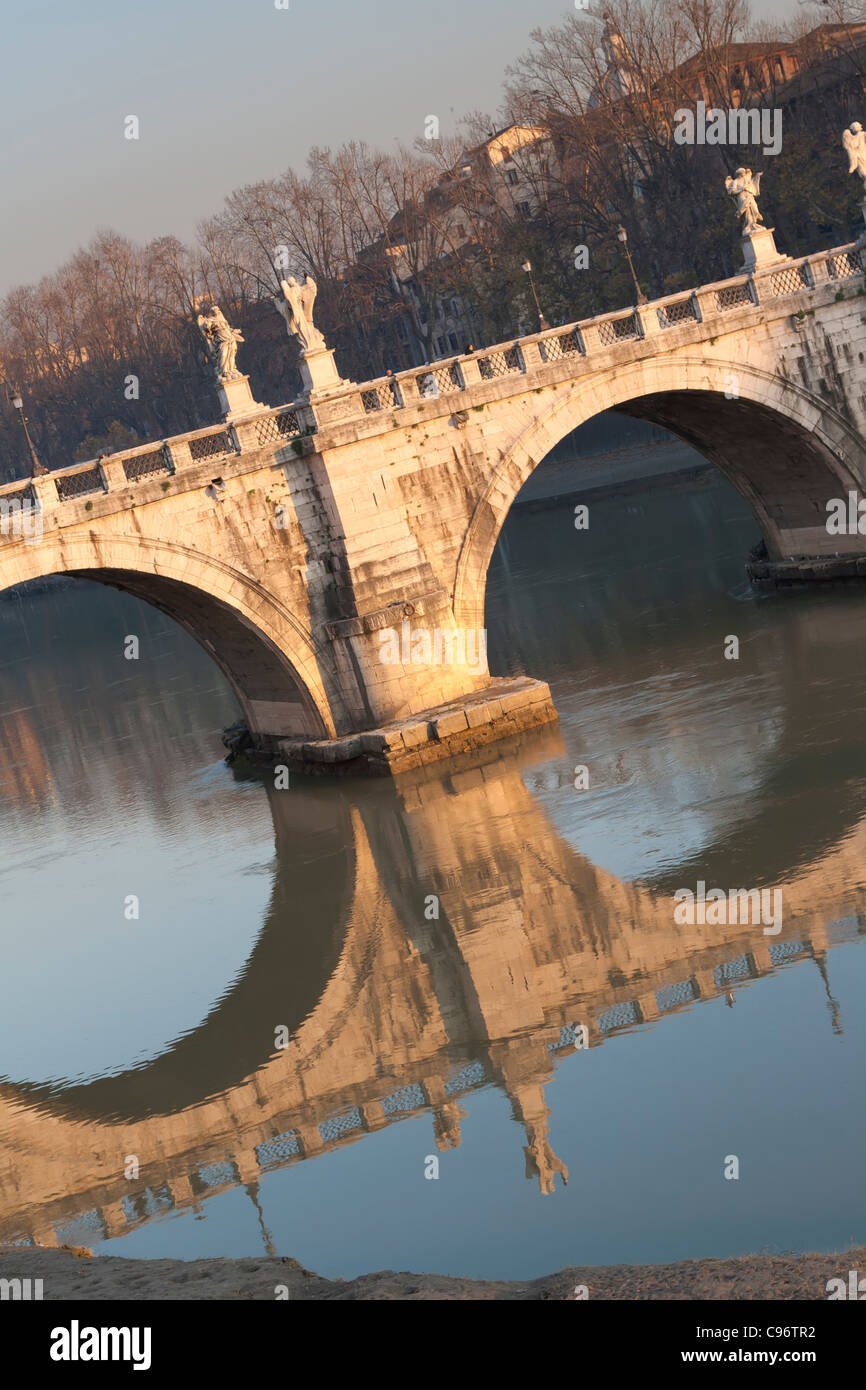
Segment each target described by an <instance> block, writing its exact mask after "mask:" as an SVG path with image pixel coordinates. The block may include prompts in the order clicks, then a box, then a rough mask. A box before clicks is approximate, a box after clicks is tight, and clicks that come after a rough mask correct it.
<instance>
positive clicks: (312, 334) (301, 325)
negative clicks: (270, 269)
mask: <svg viewBox="0 0 866 1390" xmlns="http://www.w3.org/2000/svg"><path fill="white" fill-rule="evenodd" d="M280 288H281V289H282V291H283V293H282V294H281V295H277V296H276V297H275V299H274V306H275V307H276V308H277V309H278V310H279V312H280V313H281V314H282V316H283V318H284V319H285V321H286V327H287V329H288V330H289V333H290V334H292V335H293V336H294V337H296V338H297V340H298V343H299V345H300V348H301V352H302V353H304V355H306V354H307V353H308V352H314V351H316V350H317V349H318V348H324V347H325V345H326V344H325V339H324V337H323V336H322V334H321V333H320V332H319V330H318V328H316V326H315V324H314V323H313V305H314V303H315V301H316V290H317V286H316V282H315V280H314V279H313V277H312V276H311V275H308V276H307V278H306V280H305V281H304V283H303V285H299V284H298V282H297V280H296V279H295V278H294V276H290V278H289V279H288V280H281V281H280Z"/></svg>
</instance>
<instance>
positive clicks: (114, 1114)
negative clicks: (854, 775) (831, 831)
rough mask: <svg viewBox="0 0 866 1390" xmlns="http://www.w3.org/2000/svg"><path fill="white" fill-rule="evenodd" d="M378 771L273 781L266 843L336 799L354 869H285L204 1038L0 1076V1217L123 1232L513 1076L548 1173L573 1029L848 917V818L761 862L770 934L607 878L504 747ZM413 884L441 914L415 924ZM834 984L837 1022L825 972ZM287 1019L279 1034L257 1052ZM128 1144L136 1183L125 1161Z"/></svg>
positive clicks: (856, 857) (750, 970)
mask: <svg viewBox="0 0 866 1390" xmlns="http://www.w3.org/2000/svg"><path fill="white" fill-rule="evenodd" d="M540 743H546V744H547V747H548V748H552V749H553V750H554V751H558V749H559V747H560V745H559V741H558V737H557V736H555V735H549V736H547V738H546V739H543V740H539V739H538V738H536V739H534V740H532V749H533V756H534V757H536V758H537V756H538V753H539V744H540ZM370 793H371V794H370V796H369V797H368V798H367V799H365V800H364V801H363V803H362V808H361V809H360V810H358V809H355V808H349V807H348V806H347V803H346V802H345V801H344V800H343V796H342V793H341V792H338V791H337V790H334V789H333V788H330V789H328V788H323V787H312V788H309V789H306V790H293V791H292V792H290V793H283V794H282V795H280V794H274V795H273V797H272V801H273V810H274V817H275V825H276V838H277V851H278V863H279V862H280V860H283V862H285V863H290V862H292V861H291V859H290V858H289V856H287V855H286V854H285V850H284V847H285V846H287V845H288V844H289V841H290V838H291V837H292V836H293V834H294V833H295V832H296V830H297V829H299V828H300V827H302V826H303V827H305V828H308V827H310V826H311V825H315V826H316V827H317V828H319V829H321V830H325V829H326V828H327V823H328V819H329V818H330V820H331V823H332V826H333V828H334V838H333V844H334V846H336V845H337V844H343V845H344V844H345V843H346V838H345V835H344V830H345V825H346V822H347V821H348V822H350V828H351V833H352V838H353V842H354V866H353V870H350V872H349V879H350V881H349V883H348V885H344V884H341V883H340V882H339V878H340V875H339V874H337V873H335V874H334V875H333V880H334V881H333V885H332V886H331V887H330V888H328V887H327V886H326V885H325V884H324V883H323V879H325V878H327V877H328V876H327V875H323V874H322V869H321V863H319V864H318V866H317V870H316V875H315V882H314V881H313V879H312V878H311V879H310V882H309V883H306V884H305V883H304V882H303V880H302V879H299V878H298V877H297V872H296V869H295V868H294V867H293V870H292V877H291V881H287V878H288V876H287V875H286V874H285V873H282V874H281V872H280V870H279V868H278V871H277V879H276V883H275V889H274V900H273V903H272V908H271V913H270V918H269V922H268V924H267V926H266V928H265V931H264V932H263V934H262V938H261V939H260V942H259V944H258V945H257V947H256V949H255V951H254V952H253V955H252V956H251V958H250V961H249V963H248V968H247V972H246V975H245V977H244V979H243V980H241V981H240V982H239V983H238V984H237V985H236V986H235V988H234V989H233V990H232V991H231V992H230V993H229V995H227V996H226V999H225V1000H224V1001H222V1002H221V1003H220V1004H219V1005H218V1006H217V1007H216V1008H215V1010H214V1012H213V1013H212V1015H211V1016H210V1017H209V1018H208V1019H207V1020H205V1022H204V1024H202V1026H201V1028H200V1029H199V1030H197V1034H196V1035H192V1036H191V1037H189V1038H186V1039H183V1040H181V1042H179V1043H178V1044H176V1045H174V1046H173V1047H172V1048H171V1049H170V1050H169V1052H168V1053H166V1054H165V1055H164V1056H163V1057H162V1058H159V1059H157V1060H156V1061H155V1062H153V1063H151V1064H149V1065H148V1066H146V1067H143V1068H141V1069H140V1071H138V1072H128V1073H126V1074H125V1075H123V1076H121V1077H109V1078H105V1079H102V1080H99V1081H95V1082H93V1083H91V1084H90V1085H84V1086H78V1087H72V1088H67V1089H65V1090H64V1091H52V1090H51V1089H50V1088H48V1087H38V1086H29V1085H28V1086H21V1085H14V1084H12V1083H6V1084H5V1085H4V1086H3V1087H2V1088H0V1116H2V1119H0V1132H3V1133H5V1134H7V1135H9V1136H11V1142H10V1145H9V1147H7V1148H6V1150H5V1151H4V1152H3V1154H2V1158H0V1239H4V1240H27V1239H34V1240H36V1241H38V1242H40V1243H43V1244H48V1245H50V1244H54V1243H58V1242H62V1241H64V1240H70V1239H71V1240H77V1241H85V1242H86V1241H88V1240H89V1241H94V1240H98V1239H100V1238H103V1237H110V1236H116V1235H120V1234H124V1233H126V1232H128V1231H129V1230H131V1229H132V1228H134V1227H135V1226H137V1225H139V1224H141V1223H142V1222H144V1221H147V1220H149V1219H150V1218H151V1217H153V1216H156V1215H158V1214H160V1213H164V1212H168V1211H171V1210H182V1209H184V1208H190V1207H193V1208H194V1207H197V1206H198V1205H199V1204H200V1203H202V1202H203V1201H205V1200H206V1198H207V1197H208V1196H211V1195H214V1194H216V1193H219V1192H223V1191H226V1190H227V1189H229V1188H231V1187H234V1186H237V1185H241V1184H242V1185H245V1186H246V1188H247V1190H248V1192H249V1193H250V1195H251V1197H252V1198H253V1199H255V1196H256V1190H257V1184H258V1183H259V1181H260V1180H261V1178H262V1177H263V1176H264V1175H265V1174H267V1173H269V1172H271V1171H273V1170H275V1169H277V1168H280V1167H284V1166H287V1165H291V1164H293V1163H298V1162H303V1161H304V1160H306V1159H310V1158H315V1157H316V1156H318V1155H319V1154H324V1153H327V1152H331V1151H333V1150H335V1149H337V1148H340V1147H342V1146H345V1145H347V1144H351V1143H354V1142H355V1141H356V1140H358V1139H361V1138H363V1137H364V1136H366V1135H369V1134H372V1133H375V1132H376V1131H378V1130H380V1129H383V1128H384V1127H386V1126H387V1125H390V1124H393V1123H395V1122H396V1121H398V1120H400V1119H404V1118H407V1117H410V1116H413V1115H417V1114H419V1113H420V1112H427V1113H429V1114H430V1115H431V1116H432V1122H433V1131H434V1140H435V1144H436V1146H437V1147H438V1148H439V1149H440V1150H445V1149H448V1148H450V1147H454V1146H456V1145H459V1144H460V1142H461V1121H462V1120H463V1119H464V1118H465V1116H464V1114H463V1112H462V1111H461V1107H460V1101H461V1099H462V1098H463V1097H464V1096H466V1095H467V1094H469V1093H471V1092H472V1091H473V1090H475V1089H477V1088H479V1087H481V1086H483V1085H485V1084H493V1085H496V1086H499V1087H501V1088H502V1089H503V1090H504V1092H505V1093H506V1094H507V1096H508V1097H509V1100H510V1103H511V1107H512V1112H513V1115H514V1118H515V1119H516V1120H517V1121H519V1122H520V1123H521V1124H522V1126H523V1127H524V1129H525V1132H526V1148H525V1153H526V1163H527V1174H528V1175H530V1176H532V1175H534V1176H536V1177H537V1178H538V1180H539V1183H540V1186H541V1190H542V1191H546V1192H549V1191H551V1190H552V1189H553V1185H554V1180H555V1174H556V1172H557V1171H558V1170H559V1171H561V1170H562V1167H563V1164H562V1163H561V1162H560V1158H558V1157H557V1156H556V1155H555V1153H554V1151H553V1149H552V1147H551V1142H550V1138H549V1133H548V1125H549V1112H548V1109H547V1106H546V1103H545V1095H544V1090H545V1086H546V1084H547V1082H548V1081H549V1080H550V1079H551V1077H552V1076H553V1073H554V1070H555V1068H556V1066H557V1065H558V1063H559V1061H560V1060H561V1059H562V1058H563V1057H565V1056H567V1055H569V1054H571V1053H573V1052H574V1050H575V1044H576V1042H577V1041H578V1034H577V1032H576V1028H577V1026H578V1025H584V1026H585V1027H586V1029H587V1031H588V1037H589V1046H590V1047H597V1046H599V1045H600V1044H601V1043H603V1042H605V1041H607V1040H608V1039H610V1038H613V1037H615V1036H616V1035H617V1034H618V1033H620V1032H622V1031H623V1030H627V1029H630V1028H634V1027H635V1026H639V1025H642V1024H647V1023H651V1022H657V1021H659V1020H661V1019H663V1018H665V1017H666V1016H667V1015H668V1014H671V1013H675V1012H677V1011H678V1010H681V1009H684V1008H687V1007H689V1006H690V1005H691V1004H693V1003H694V1002H696V1001H701V1000H706V999H709V998H711V997H714V996H716V995H719V994H722V995H727V996H728V997H729V999H730V1000H731V1001H733V998H734V994H735V991H736V990H738V989H739V988H741V987H743V986H744V985H748V984H749V983H750V982H752V981H754V980H756V979H758V978H760V977H761V976H763V975H766V974H768V973H769V972H772V971H774V970H775V969H777V968H778V967H779V966H781V965H784V964H786V963H788V962H793V961H797V960H808V959H811V960H812V961H814V962H815V964H816V965H817V967H818V968H819V970H821V971H822V972H824V973H825V956H826V953H827V951H828V949H829V948H830V947H831V946H833V945H834V944H837V943H840V942H843V941H847V940H851V939H853V938H854V937H855V936H856V935H857V934H858V932H861V931H862V927H861V926H860V925H859V923H860V922H861V921H862V916H861V914H863V913H864V909H866V902H864V891H863V889H862V887H861V886H860V884H861V879H862V865H863V862H864V852H866V819H863V820H861V821H860V822H859V823H857V824H855V825H854V827H853V828H852V829H848V827H847V826H844V825H843V826H842V827H840V832H841V833H840V837H839V839H838V841H837V843H836V844H835V845H834V846H832V847H831V848H828V849H827V850H826V852H824V853H822V855H821V857H820V859H819V860H817V861H816V862H813V863H810V864H806V865H798V867H797V868H796V869H795V870H793V871H791V872H790V873H789V875H788V876H786V877H781V878H777V879H776V880H775V885H774V886H780V887H782V889H783V895H784V910H785V916H784V924H783V927H782V931H781V933H780V934H779V935H778V936H775V937H769V936H766V935H764V933H763V931H762V929H761V927H760V926H758V927H754V926H748V925H743V926H737V925H728V926H724V927H721V926H700V925H696V926H677V925H675V924H674V922H673V903H672V900H671V896H670V892H669V891H668V885H667V884H665V885H664V891H662V890H661V889H660V888H659V887H656V888H650V887H647V886H645V885H640V884H629V883H625V882H622V881H621V880H618V879H616V878H615V877H614V876H613V875H611V874H609V873H607V872H605V871H603V870H601V869H599V868H597V867H595V866H593V865H592V864H591V863H589V862H588V861H587V860H586V859H585V858H583V857H582V856H581V855H580V854H579V853H577V852H576V851H574V850H573V849H572V848H571V847H570V846H569V845H568V844H566V843H565V841H564V840H563V839H562V838H561V836H560V835H559V834H558V833H557V831H556V830H555V829H554V828H553V826H552V824H551V823H550V821H549V819H548V817H547V815H546V813H545V812H544V811H543V810H542V808H541V807H540V806H539V804H538V803H537V802H536V801H535V799H534V798H533V797H532V795H531V794H530V793H529V792H528V791H527V788H526V786H525V784H524V781H523V779H522V777H521V775H520V772H519V764H518V762H517V761H516V760H515V759H514V758H510V759H508V760H506V761H498V762H494V763H490V764H488V765H486V766H475V767H470V768H467V769H464V770H462V771H459V772H455V773H454V774H453V775H452V776H451V777H449V778H448V779H447V780H440V779H437V778H434V777H432V776H427V777H423V776H420V775H419V777H418V778H417V779H416V780H414V781H412V782H411V783H409V782H407V783H405V784H402V785H400V786H399V788H395V787H394V786H393V785H391V784H390V783H386V784H382V785H380V786H377V787H375V788H371V789H370ZM343 858H344V859H345V855H344V856H343ZM690 881H691V880H690V878H689V877H685V878H684V879H683V883H684V884H688V883H689V882H690ZM730 886H734V885H730ZM751 886H758V881H757V880H755V881H753V883H752V885H751ZM314 891H315V892H323V891H330V892H331V894H332V912H333V914H334V920H335V922H337V923H338V933H337V936H335V938H334V939H333V940H332V941H331V943H330V944H328V943H325V944H324V946H322V944H321V943H315V945H316V954H315V956H314V954H313V952H312V947H311V946H310V943H309V941H308V942H307V952H306V956H304V952H303V941H302V938H303V931H304V903H305V902H306V901H307V900H308V898H307V895H308V894H309V893H311V892H314ZM431 894H435V895H436V896H437V897H438V899H439V905H440V915H439V918H438V920H433V921H428V920H426V918H425V903H426V901H427V900H428V897H429V895H431ZM291 912H294V925H289V927H288V929H287V921H289V920H290V913H291ZM830 914H833V915H834V916H835V917H836V919H837V920H836V921H835V922H833V923H832V924H830V925H828V924H827V921H826V919H827V917H828V916H829V915H830ZM293 937H294V939H293ZM287 943H288V944H287ZM281 952H282V954H281ZM329 956H330V959H328V957H329ZM316 960H317V961H318V970H319V974H318V977H317V978H316V966H315V961H316ZM290 972H293V974H294V978H290ZM326 977H327V978H326ZM325 978H326V983H324V987H323V986H322V981H323V980H324V979H325ZM825 983H826V973H825ZM290 991H291V995H290ZM827 994H828V1009H829V1011H830V1024H831V1025H832V1026H833V1027H836V1028H838V1027H839V1026H840V1024H839V1020H838V1018H837V1010H836V1007H835V1004H834V1002H833V1000H832V997H831V995H830V989H829V984H827ZM290 998H291V1000H293V1001H294V1003H293V1004H291V1006H290ZM244 1001H246V1002H244ZM296 1018H297V1019H298V1022H297V1023H295V1022H294V1020H295V1019H296ZM280 1024H286V1025H290V1024H291V1037H290V1042H289V1046H288V1048H287V1049H286V1050H284V1051H280V1052H275V1051H274V1050H273V1038H274V1029H275V1028H276V1027H277V1026H279V1025H280ZM828 1026H830V1025H828ZM269 1054H270V1055H269ZM386 1059H387V1060H386ZM4 1112H5V1113H4ZM129 1155H135V1156H136V1157H137V1158H138V1160H139V1162H140V1176H139V1178H137V1179H135V1180H127V1179H126V1178H125V1177H124V1164H125V1162H126V1160H127V1156H129ZM561 1157H562V1158H564V1160H565V1162H566V1163H567V1161H568V1155H563V1156H561Z"/></svg>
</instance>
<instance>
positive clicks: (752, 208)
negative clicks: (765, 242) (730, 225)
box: [725, 169, 764, 236]
mask: <svg viewBox="0 0 866 1390" xmlns="http://www.w3.org/2000/svg"><path fill="white" fill-rule="evenodd" d="M762 178H763V175H762V174H753V173H752V171H751V169H738V170H737V172H736V173H735V174H734V176H733V178H731V176H730V175H728V177H727V178H726V179H725V188H726V189H727V191H728V193H730V195H731V197H732V198H736V200H737V216H738V217H742V219H743V236H751V235H752V233H753V232H756V231H757V230H758V223H759V222H763V220H764V219H763V217H762V216H761V214H760V212H759V211H758V204H757V201H756V200H757V198H758V196H759V195H760V192H761V179H762Z"/></svg>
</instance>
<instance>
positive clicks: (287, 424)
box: [0, 243, 864, 509]
mask: <svg viewBox="0 0 866 1390" xmlns="http://www.w3.org/2000/svg"><path fill="white" fill-rule="evenodd" d="M863 270H864V263H863V253H862V252H861V251H860V250H859V249H858V247H857V245H856V244H855V243H852V244H850V245H847V246H841V247H835V248H834V249H833V250H830V251H825V252H820V253H818V254H813V255H810V256H803V257H801V258H799V259H797V260H794V259H792V260H783V261H778V262H776V263H775V264H772V265H769V266H765V267H762V268H760V269H757V270H756V271H755V272H754V273H751V274H742V275H737V276H734V277H733V278H731V279H729V280H723V281H719V282H717V283H716V284H713V285H703V286H701V287H700V288H699V289H695V290H687V291H682V292H678V293H676V294H672V295H667V296H665V297H663V298H660V299H655V300H652V301H650V302H649V303H647V304H644V305H640V306H638V307H636V308H631V309H625V310H615V311H613V312H611V313H607V314H600V315H597V316H596V317H594V318H591V319H584V320H581V321H578V322H576V323H572V324H566V325H562V326H561V327H558V328H552V329H548V330H546V331H545V332H543V333H535V334H530V335H528V336H526V337H523V338H520V339H516V340H512V341H510V342H506V343H496V344H493V345H492V346H490V347H485V348H482V349H479V350H477V351H475V352H473V353H471V354H469V355H459V356H456V357H451V358H445V359H443V360H441V361H436V362H432V363H430V365H429V366H425V367H421V368H418V367H414V368H412V369H410V370H408V371H405V372H398V373H396V374H394V375H388V376H385V377H380V378H379V379H378V380H375V381H369V382H362V383H357V384H356V383H351V384H348V385H346V384H344V385H342V386H341V387H339V388H337V389H336V390H334V391H328V392H326V393H321V395H320V396H317V395H313V396H312V398H307V397H302V398H300V399H299V400H297V401H294V402H291V403H289V404H286V405H281V406H277V407H275V408H268V409H263V410H261V411H260V412H255V413H253V414H251V415H250V416H249V417H247V418H246V419H244V420H243V421H238V422H236V423H233V424H222V425H213V426H208V427H206V428H204V429H198V430H192V431H189V432H188V433H186V434H182V435H176V436H174V437H173V438H170V439H164V440H158V441H155V442H151V443H147V444H142V445H139V446H137V447H136V448H134V449H128V450H123V451H121V452H119V453H116V454H112V455H110V456H109V457H106V458H101V459H99V460H95V459H90V460H88V461H86V462H83V463H77V464H73V465H71V466H69V467H66V468H60V469H56V470H54V471H52V473H51V474H50V476H49V478H48V479H45V478H37V479H35V480H33V482H32V483H30V482H28V483H24V482H23V481H22V480H21V479H15V480H14V481H12V482H9V483H5V484H2V485H0V502H2V500H3V499H6V500H7V502H10V503H14V501H15V499H16V498H17V499H18V501H19V502H21V503H24V502H25V501H33V500H34V499H35V500H36V502H37V505H39V506H41V507H42V508H43V509H44V508H46V507H48V506H50V507H55V506H57V505H58V504H70V503H73V502H79V503H81V504H82V505H83V506H84V507H85V508H87V507H88V503H90V504H91V505H92V503H93V499H94V498H95V497H96V496H98V495H100V494H104V493H107V492H108V493H110V492H118V491H120V490H124V491H128V489H129V488H130V486H131V485H132V486H133V487H135V486H136V485H138V484H140V483H142V482H144V481H147V480H153V479H154V478H161V479H163V480H164V481H167V480H169V479H170V478H171V477H173V475H175V474H176V473H178V472H179V471H181V470H183V469H185V468H188V467H189V466H190V465H192V464H196V463H199V462H204V461H213V462H214V463H218V462H220V461H225V460H229V459H232V458H233V457H235V456H236V455H238V454H244V453H247V452H250V451H252V450H260V449H261V448H262V447H264V446H266V445H268V444H273V445H275V446H278V447H279V446H280V444H281V443H282V442H283V441H285V442H286V444H292V442H293V441H299V440H301V439H303V437H304V436H307V435H311V434H315V433H317V432H318V431H319V430H320V429H323V428H326V427H330V426H332V425H335V424H338V423H339V424H342V423H344V422H346V421H350V420H355V421H358V420H363V419H364V417H365V416H380V417H383V418H384V417H386V416H388V415H390V413H391V412H400V411H402V410H405V409H407V408H408V407H410V406H418V405H419V404H423V403H426V402H428V401H429V402H432V401H435V400H443V401H447V408H448V409H449V410H454V411H459V410H461V409H462V408H463V407H462V406H461V397H464V396H466V395H467V393H470V392H472V391H473V390H474V389H475V388H477V387H478V386H479V385H480V384H482V383H487V382H494V381H500V380H506V379H508V378H512V377H527V376H531V375H533V374H534V373H535V372H538V371H541V370H543V369H545V368H548V367H550V366H551V365H552V364H554V363H562V362H566V361H571V362H578V361H583V360H587V359H591V358H593V357H594V356H596V355H598V354H600V353H605V354H607V353H609V352H616V351H617V350H619V349H620V348H623V349H625V348H627V347H629V345H633V344H634V343H636V342H640V341H641V340H644V339H647V338H650V337H655V336H664V337H666V338H667V337H668V336H669V335H671V334H672V333H673V332H683V331H685V332H692V333H696V334H697V336H698V337H706V336H707V328H706V325H707V324H708V322H711V321H712V320H714V319H719V320H720V321H721V322H720V330H721V329H722V325H723V323H724V320H726V319H730V318H731V317H732V316H733V315H735V314H737V313H742V312H750V311H751V312H755V311H758V312H760V310H761V308H762V306H766V305H767V304H768V303H775V302H778V301H779V300H781V299H792V298H793V297H795V296H796V297H798V299H799V297H800V296H809V295H812V294H814V293H815V292H818V291H821V290H824V291H826V288H827V286H828V284H838V285H841V284H843V283H844V282H845V281H847V280H849V279H851V278H853V277H855V276H860V275H862V274H863ZM798 307H799V306H798ZM792 311H793V310H792ZM659 346H660V347H661V343H660V344H659ZM295 452H296V453H298V454H300V453H302V452H303V449H302V448H301V447H300V446H298V447H296V449H295ZM25 494H26V496H25Z"/></svg>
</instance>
